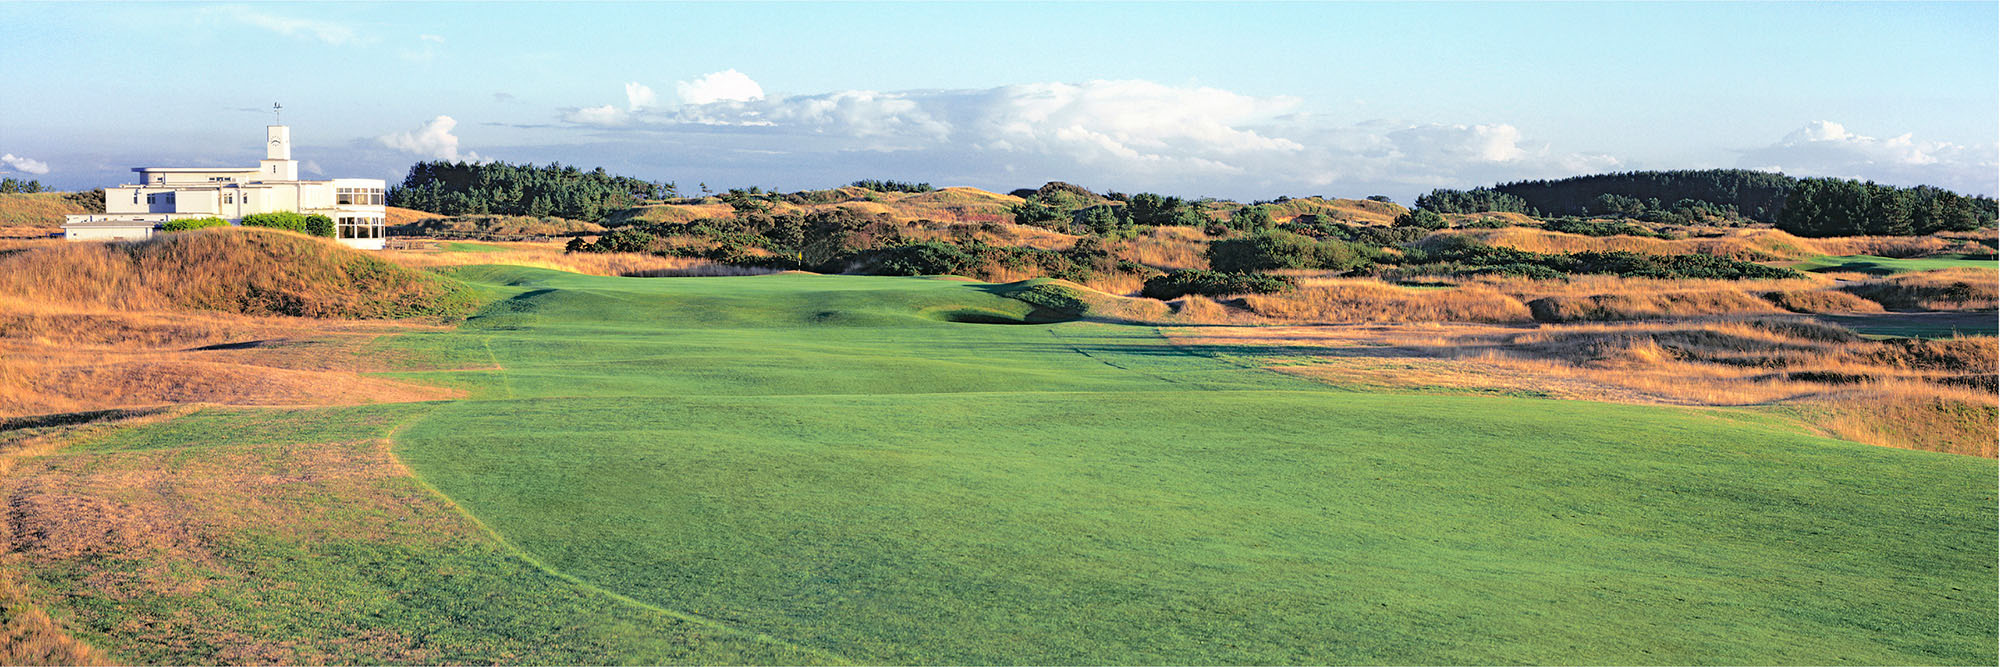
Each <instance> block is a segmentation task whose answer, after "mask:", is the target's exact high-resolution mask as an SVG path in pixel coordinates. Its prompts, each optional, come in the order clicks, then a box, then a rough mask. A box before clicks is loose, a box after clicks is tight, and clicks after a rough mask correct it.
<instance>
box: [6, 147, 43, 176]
mask: <svg viewBox="0 0 2000 667" xmlns="http://www.w3.org/2000/svg"><path fill="white" fill-rule="evenodd" d="M0 164H5V165H6V166H7V168H8V169H12V170H14V171H18V172H21V173H24V174H34V175H37V176H40V175H42V174H46V173H49V163H47V162H43V161H41V160H33V159H29V158H26V157H22V156H19V155H15V154H13V153H7V154H5V155H0Z"/></svg>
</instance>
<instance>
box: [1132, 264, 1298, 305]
mask: <svg viewBox="0 0 2000 667" xmlns="http://www.w3.org/2000/svg"><path fill="white" fill-rule="evenodd" d="M1291 288H1292V281H1291V280H1290V279H1288V278H1285V277H1284V276H1274V275H1271V274H1268V273H1224V272H1221V271H1199V270H1197V271H1175V272H1173V273H1168V274H1165V275H1158V276H1153V277H1151V278H1147V279H1146V286H1145V288H1143V289H1141V290H1140V291H1139V295H1140V296H1144V297H1147V298H1151V299H1159V300H1162V301H1165V300H1167V299H1178V298H1181V297H1183V296H1187V295H1189V294H1201V295H1205V296H1224V295H1229V294H1270V293H1273V292H1283V291H1285V290H1289V289H1291Z"/></svg>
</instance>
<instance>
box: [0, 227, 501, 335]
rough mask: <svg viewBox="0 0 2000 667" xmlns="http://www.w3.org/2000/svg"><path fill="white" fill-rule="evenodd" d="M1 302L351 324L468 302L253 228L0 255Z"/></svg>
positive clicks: (454, 308)
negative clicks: (340, 319)
mask: <svg viewBox="0 0 2000 667" xmlns="http://www.w3.org/2000/svg"><path fill="white" fill-rule="evenodd" d="M0 297H11V298H16V299H20V300H22V301H26V302H34V303H55V304H69V305H76V306H84V307H90V308H98V309H114V310H163V309H174V308H181V309H199V310H216V311H222V312H235V313H249V314H288V315H304V316H310V317H352V318H382V317H411V316H416V315H423V314H429V315H435V316H447V317H448V316H451V315H454V314H462V312H463V311H464V310H465V309H466V308H468V307H470V305H471V297H470V295H469V294H468V293H466V292H465V290H464V287H463V286H462V285H459V284H457V283H455V282H452V281H448V280H444V279H441V278H439V277H437V276H435V275H432V274H429V273H424V272H420V271H412V270H409V269H407V268H403V267H398V266H395V265H393V264H388V263H385V262H383V261H381V260H380V259H378V258H376V257H374V256H372V255H370V254H366V253H364V252H362V251H357V250H353V249H350V248H347V247H345V246H341V245H339V244H337V243H334V242H332V241H330V240H326V239H316V238H313V237H309V236H304V235H300V234H293V233H290V232H281V231H276V230H268V229H256V228H223V229H204V230H198V231H191V232H181V233H175V234H167V235H164V236H159V237H155V238H153V239H150V240H146V241H140V242H136V243H64V244H60V245H53V246H48V247H41V248H35V249H31V250H26V251H22V252H15V253H9V254H6V255H0Z"/></svg>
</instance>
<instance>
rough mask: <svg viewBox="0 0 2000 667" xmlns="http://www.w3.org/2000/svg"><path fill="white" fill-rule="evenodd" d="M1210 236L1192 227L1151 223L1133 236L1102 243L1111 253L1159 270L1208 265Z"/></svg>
mask: <svg viewBox="0 0 2000 667" xmlns="http://www.w3.org/2000/svg"><path fill="white" fill-rule="evenodd" d="M1213 240H1214V238H1213V237H1210V236H1209V235H1208V234H1207V233H1205V232H1203V231H1202V230H1199V229H1195V228H1193V227H1153V228H1148V229H1143V230H1140V232H1139V234H1138V235H1137V236H1134V237H1132V238H1129V239H1120V240H1117V241H1113V242H1111V243H1107V244H1105V247H1106V248H1108V249H1109V250H1110V251H1111V255H1112V256H1113V257H1116V258H1118V259H1121V260H1125V261H1129V262H1137V263H1140V264H1144V265H1146V266H1150V267H1153V268H1155V269H1160V270H1163V271H1171V270H1179V269H1206V268H1208V244H1209V243H1210V242H1211V241H1213Z"/></svg>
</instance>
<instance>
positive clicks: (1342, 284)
mask: <svg viewBox="0 0 2000 667" xmlns="http://www.w3.org/2000/svg"><path fill="white" fill-rule="evenodd" d="M1240 303H1241V304H1242V307H1243V308H1244V309H1245V310H1247V311H1249V312H1250V313H1252V314H1255V315H1257V316H1260V317H1263V318H1268V319H1271V320H1277V321H1283V322H1297V323H1326V322H1524V321H1528V320H1530V319H1531V317H1530V312H1529V309H1528V307H1527V306H1526V305H1523V304H1522V303H1521V302H1520V301H1519V300H1516V299H1514V298H1512V297H1509V296H1507V295H1505V294H1501V293H1499V292H1497V291H1493V290H1490V289H1482V288H1478V287H1467V288H1455V289H1412V288H1408V287H1399V286H1395V285H1388V284H1384V283H1381V282H1376V281H1368V280H1343V281H1335V282H1326V283H1322V284H1318V285H1313V286H1308V287H1302V288H1299V289H1295V290H1292V291H1289V292H1285V293H1281V294H1250V295H1245V296H1243V297H1241V298H1240Z"/></svg>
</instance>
